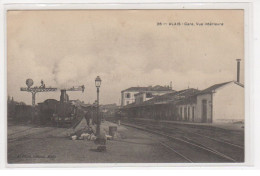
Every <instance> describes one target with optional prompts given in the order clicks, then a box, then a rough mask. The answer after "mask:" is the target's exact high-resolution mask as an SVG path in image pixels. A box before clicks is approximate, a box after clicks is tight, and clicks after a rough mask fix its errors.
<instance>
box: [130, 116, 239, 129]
mask: <svg viewBox="0 0 260 176" xmlns="http://www.w3.org/2000/svg"><path fill="white" fill-rule="evenodd" d="M133 120H136V121H150V122H156V123H162V124H166V123H167V124H178V125H184V126H190V127H198V128H209V129H212V128H215V129H221V130H229V131H241V132H242V131H244V123H243V122H218V123H198V122H184V121H170V120H160V121H158V120H153V119H142V118H133Z"/></svg>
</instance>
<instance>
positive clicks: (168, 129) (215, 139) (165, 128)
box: [134, 122, 244, 150]
mask: <svg viewBox="0 0 260 176" xmlns="http://www.w3.org/2000/svg"><path fill="white" fill-rule="evenodd" d="M134 124H137V125H141V126H146V127H153V128H160V130H165V131H168V132H172V131H174V132H179V133H182V134H185V133H187V134H191V135H196V136H199V137H203V138H207V139H210V140H212V141H215V142H218V143H221V144H225V145H227V146H230V147H232V148H237V149H241V150H244V147H243V146H241V145H238V144H234V143H231V142H229V141H225V140H222V139H217V138H214V137H211V136H207V135H204V134H200V133H197V132H194V131H192V132H190V131H187V130H183V128H179V127H165V126H159V125H151V124H146V123H142V122H134ZM189 130H190V129H189Z"/></svg>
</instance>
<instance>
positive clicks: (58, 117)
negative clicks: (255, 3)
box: [6, 9, 248, 165]
mask: <svg viewBox="0 0 260 176" xmlns="http://www.w3.org/2000/svg"><path fill="white" fill-rule="evenodd" d="M244 16H245V12H244V9H135V10H134V9H81V10H76V9H74V10H71V9H62V10H55V9H52V10H51V9H49V10H8V11H7V13H6V23H7V29H6V34H7V39H6V41H7V46H6V47H7V96H8V98H7V108H8V111H7V163H8V165H12V164H55V163H59V164H66V163H70V164H77V163H88V164H100V163H111V164H115V163H117V164H126V163H129V164H130V163H135V164H138V163H151V164H152V163H168V164H174V163H175V164H176V163H185V164H186V163H189V164H194V163H204V164H210V163H221V164H222V165H228V164H243V163H245V161H246V155H245V146H246V145H245V141H246V137H245V129H246V128H248V127H247V126H246V125H247V123H245V121H246V118H245V86H244V83H245V76H244V74H245V63H246V57H245V41H244V39H245V20H244Z"/></svg>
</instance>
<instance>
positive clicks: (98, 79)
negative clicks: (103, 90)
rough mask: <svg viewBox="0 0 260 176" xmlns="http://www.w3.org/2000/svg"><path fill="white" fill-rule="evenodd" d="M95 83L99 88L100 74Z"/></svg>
mask: <svg viewBox="0 0 260 176" xmlns="http://www.w3.org/2000/svg"><path fill="white" fill-rule="evenodd" d="M95 84H96V87H97V88H99V87H100V86H101V79H100V77H99V76H97V78H96V79H95Z"/></svg>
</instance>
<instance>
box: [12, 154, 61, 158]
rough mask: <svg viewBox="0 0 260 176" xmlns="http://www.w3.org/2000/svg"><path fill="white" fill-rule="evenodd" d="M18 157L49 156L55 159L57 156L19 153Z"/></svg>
mask: <svg viewBox="0 0 260 176" xmlns="http://www.w3.org/2000/svg"><path fill="white" fill-rule="evenodd" d="M17 158H49V159H54V158H56V156H55V155H38V154H19V155H17Z"/></svg>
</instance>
